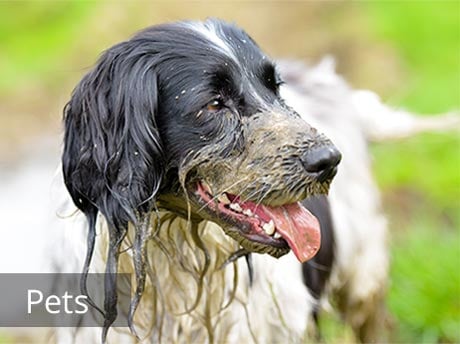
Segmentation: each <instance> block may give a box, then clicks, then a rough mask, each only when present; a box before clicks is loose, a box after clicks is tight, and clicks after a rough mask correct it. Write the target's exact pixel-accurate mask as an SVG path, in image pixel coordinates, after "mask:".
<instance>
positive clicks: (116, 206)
mask: <svg viewBox="0 0 460 344" xmlns="http://www.w3.org/2000/svg"><path fill="white" fill-rule="evenodd" d="M280 84H281V79H280V76H279V75H278V73H277V71H276V67H275V66H274V64H273V62H271V61H270V60H269V59H268V58H267V57H266V56H265V55H264V54H263V53H262V52H261V50H260V49H259V47H258V46H257V45H256V44H255V42H254V41H253V40H252V39H251V38H250V37H249V36H248V35H247V34H245V33H244V32H243V31H242V30H240V29H238V28H237V27H235V26H233V25H229V24H226V23H223V22H220V21H215V20H208V21H206V22H204V23H196V22H184V23H177V24H168V25H163V26H157V27H153V28H150V29H147V30H145V31H143V32H141V33H139V34H138V35H136V36H135V37H133V38H132V39H131V40H129V41H126V42H123V43H120V44H118V45H116V46H114V47H112V48H111V49H109V50H108V51H107V52H106V53H105V54H104V55H103V56H102V57H101V59H100V61H99V63H98V65H97V66H96V68H95V69H94V70H93V71H91V72H90V73H89V74H88V75H87V76H85V78H84V79H83V80H82V82H81V83H80V85H79V86H78V87H77V89H76V90H75V92H74V95H73V97H72V100H71V101H70V102H69V105H68V107H67V109H66V116H65V123H66V133H65V147H64V156H63V167H64V177H65V181H66V185H67V187H68V189H69V192H70V194H71V195H72V197H73V200H74V202H75V203H76V205H77V206H78V207H79V208H80V209H81V210H83V211H84V212H85V213H87V214H88V213H94V212H97V211H101V212H102V213H103V214H104V216H105V217H106V218H107V220H108V222H109V224H110V225H111V226H113V227H114V228H115V229H116V228H121V227H123V226H126V225H127V223H128V222H133V223H136V221H139V218H140V217H141V215H142V214H145V213H149V212H151V211H152V210H153V209H154V208H155V207H156V206H157V207H162V208H166V209H168V210H171V211H174V212H175V213H178V214H181V215H183V216H189V215H191V218H192V220H193V221H200V220H202V219H206V220H210V221H213V222H217V223H218V224H219V225H221V227H222V228H223V229H224V230H225V232H226V233H227V234H228V235H230V236H231V237H232V238H233V239H235V240H237V241H238V242H239V243H240V244H241V246H243V247H244V248H245V249H246V250H248V251H255V252H259V253H269V254H271V255H273V256H275V257H279V256H282V255H284V254H286V253H287V252H288V251H289V249H290V248H291V249H293V251H294V253H295V254H296V256H297V257H298V259H299V260H301V261H306V260H308V259H309V258H311V257H312V256H313V255H314V254H315V253H316V251H317V250H318V249H319V245H320V242H319V240H320V238H319V225H318V223H317V221H316V219H315V218H314V217H313V216H312V215H311V214H310V213H309V212H308V211H307V210H306V209H305V208H304V207H303V206H302V205H301V204H300V203H299V201H301V200H303V199H305V198H306V197H308V196H310V195H312V194H315V193H324V192H327V190H328V187H329V184H330V182H331V180H332V178H333V176H334V175H335V173H336V166H337V164H338V163H339V161H340V153H339V152H338V151H337V149H336V148H335V147H334V146H333V144H332V143H331V142H330V141H329V140H328V139H327V138H326V137H324V136H323V135H321V134H319V133H318V132H317V131H316V130H315V129H314V128H312V127H311V126H309V125H308V124H307V123H305V122H304V121H303V120H302V119H301V118H300V116H299V115H298V114H297V113H295V112H294V111H293V110H292V109H291V108H289V107H288V106H287V105H286V104H284V102H283V100H282V99H281V98H280V96H279V87H280ZM189 212H191V214H189Z"/></svg>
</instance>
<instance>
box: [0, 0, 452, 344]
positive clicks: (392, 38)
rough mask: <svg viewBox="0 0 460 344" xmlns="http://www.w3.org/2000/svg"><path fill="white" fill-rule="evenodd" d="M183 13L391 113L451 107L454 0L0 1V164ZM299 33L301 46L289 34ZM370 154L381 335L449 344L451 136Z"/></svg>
mask: <svg viewBox="0 0 460 344" xmlns="http://www.w3.org/2000/svg"><path fill="white" fill-rule="evenodd" d="M213 6H214V7H213ZM296 6H297V7H296ZM145 7H146V8H147V9H145ZM251 11H252V12H251ZM254 11H257V13H256V12H254ZM203 13H204V15H203ZM193 16H196V17H199V18H204V17H206V16H222V17H225V18H227V19H229V20H235V21H236V22H238V23H240V24H241V25H242V26H244V27H246V28H247V29H248V31H249V32H250V33H252V32H253V31H254V35H255V38H256V40H258V41H261V42H262V43H263V44H262V46H263V47H267V48H268V49H267V50H269V51H270V52H272V55H275V56H290V57H298V58H305V59H307V58H315V57H318V56H321V55H323V54H325V53H333V54H334V55H336V56H338V68H339V71H340V72H342V73H343V74H344V75H346V77H347V78H348V80H350V82H351V83H352V85H355V86H357V87H366V88H371V89H375V90H377V91H378V92H379V93H380V94H381V95H382V96H383V97H384V99H385V100H386V101H387V102H389V103H390V104H392V105H394V106H396V107H404V108H406V109H409V110H411V111H414V112H419V113H421V114H432V113H441V112H446V111H449V110H455V109H459V108H460V99H459V98H460V2H458V1H393V2H389V1H380V2H377V1H375V2H359V3H330V2H327V3H325V2H308V3H307V2H306V3H296V2H285V3H283V2H276V3H265V4H264V3H261V2H259V3H254V2H239V3H237V4H236V5H235V4H234V3H231V2H228V1H227V2H222V3H217V4H216V3H214V4H213V5H211V4H208V3H203V2H179V3H174V4H170V3H168V2H156V3H152V4H150V5H147V3H146V2H132V3H128V2H113V3H102V2H58V1H53V2H2V3H1V4H0V76H1V77H0V104H1V105H0V116H1V117H0V124H1V128H3V130H4V132H3V133H2V132H1V129H0V133H2V135H0V136H1V137H2V138H3V141H2V139H0V148H1V147H2V146H3V147H6V148H5V149H4V150H3V151H2V150H0V157H1V154H2V152H3V154H4V155H5V156H6V155H8V153H10V152H11V145H9V144H10V143H11V142H15V144H16V142H20V138H19V137H20V136H21V135H19V134H18V133H19V132H22V133H23V132H24V130H25V128H29V129H28V130H30V135H34V134H35V131H34V130H35V129H36V128H41V127H42V126H44V127H46V128H48V127H49V128H54V129H51V132H53V130H57V129H56V128H58V127H59V124H58V123H59V117H60V114H59V112H60V110H59V109H60V106H61V105H62V103H63V102H65V100H66V99H67V97H68V94H69V93H70V91H71V85H74V84H75V82H76V81H77V80H78V79H79V78H80V77H81V75H82V74H83V72H84V71H85V70H86V68H87V67H88V66H90V65H91V64H92V63H93V62H94V60H95V59H96V57H97V54H98V53H99V52H100V51H102V50H103V49H104V48H106V47H108V46H109V45H111V44H113V43H115V42H116V41H118V40H120V39H123V38H125V37H127V36H129V34H131V33H132V32H134V31H135V30H138V29H140V28H142V27H143V26H146V25H148V24H149V23H150V24H151V23H155V22H161V21H165V20H170V19H177V18H181V17H183V18H187V17H193ZM280 18H281V19H280ZM283 18H284V19H283ZM283 20H284V22H283ZM270 21H271V22H270ZM267 22H270V24H271V25H273V27H276V28H277V30H271V29H270V27H269V26H267V24H266V23H267ZM245 23H246V25H245ZM247 26H250V27H251V28H252V30H253V31H251V30H250V28H248V27H247ZM299 32H300V33H302V34H304V35H305V39H298V38H297V37H298V36H293V35H294V33H297V34H299ZM277 35H278V36H277ZM291 36H293V37H296V38H293V39H292V40H290V39H289V37H291ZM280 37H282V38H283V39H279V38H280ZM24 90H27V92H25V91H24ZM55 99H58V101H57V102H56V101H55ZM50 114H52V115H50ZM18 129H20V131H18ZM372 151H373V153H374V170H375V174H376V176H377V180H378V183H379V185H380V187H381V189H382V193H383V198H384V207H385V211H386V212H387V213H388V214H389V218H390V228H391V235H390V246H391V259H392V264H391V281H390V290H389V295H388V307H389V310H390V313H391V315H392V317H393V326H392V327H391V329H390V330H389V337H388V338H389V340H390V341H392V342H408V343H409V342H411V343H418V342H424V343H438V342H448V343H454V342H460V272H459V271H460V138H459V134H458V131H456V132H452V133H449V134H424V135H419V136H417V137H414V138H410V139H407V140H404V141H397V142H392V143H385V144H379V145H375V146H373V147H372ZM323 327H324V328H325V331H326V335H325V337H326V338H327V340H328V341H330V342H343V341H347V340H349V339H350V335H349V332H347V331H348V330H346V329H343V328H341V327H340V326H338V325H336V324H334V321H331V322H326V323H325V324H323ZM6 338H7V337H4V338H3V341H4V342H7V341H8V340H7V339H6ZM8 338H10V337H8ZM0 341H2V340H1V337H0Z"/></svg>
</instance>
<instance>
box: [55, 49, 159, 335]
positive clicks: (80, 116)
mask: <svg viewBox="0 0 460 344" xmlns="http://www.w3.org/2000/svg"><path fill="white" fill-rule="evenodd" d="M135 44H136V43H135V42H132V41H128V42H123V43H120V44H118V45H116V46H114V47H113V48H111V49H110V50H108V51H106V52H105V53H104V54H103V55H102V56H101V58H100V60H99V61H98V63H97V65H96V67H95V68H94V69H93V70H92V71H91V72H89V73H88V74H87V75H86V76H85V77H84V78H83V79H82V81H81V82H80V83H79V85H78V86H77V87H76V89H75V90H74V92H73V94H72V98H71V100H70V101H69V103H68V104H67V106H66V107H65V109H64V123H65V136H64V151H63V157H62V163H63V172H64V181H65V184H66V186H67V189H68V191H69V193H70V195H71V197H72V199H73V201H74V203H75V204H76V206H77V207H78V208H79V209H80V210H81V211H82V212H83V213H84V214H85V215H86V216H87V218H88V222H89V232H88V252H87V258H86V262H85V268H84V271H83V272H84V274H85V275H86V274H87V272H88V268H89V264H90V261H91V256H92V252H93V248H94V242H95V222H96V217H97V213H98V212H101V213H102V214H103V215H104V217H105V218H106V220H107V223H108V226H109V233H110V242H109V252H108V256H107V269H106V272H109V273H115V272H116V271H117V261H118V254H119V247H120V244H121V242H122V240H123V238H124V236H125V234H126V231H127V226H128V223H130V222H131V223H133V224H134V225H135V227H136V228H137V227H140V226H141V224H142V222H143V221H145V216H146V214H148V213H149V212H150V211H151V210H152V207H153V206H154V202H155V196H156V194H157V192H158V189H159V187H160V183H161V180H162V177H163V174H164V159H163V153H162V144H161V140H160V136H159V132H158V129H157V126H156V121H155V116H156V115H157V110H158V89H157V78H156V74H155V56H154V55H153V54H151V53H150V54H148V53H146V51H145V49H140V48H139V44H138V45H135ZM107 276H108V277H107V278H106V285H105V289H106V298H105V307H104V308H105V319H106V324H105V326H104V327H106V328H108V327H109V326H110V325H111V323H112V322H113V320H115V317H116V305H114V302H115V303H116V291H115V290H113V289H114V287H116V280H115V279H114V277H113V276H112V277H111V274H108V275H107ZM85 279H86V277H84V279H83V281H82V289H83V290H84V291H86V287H85V285H86V281H85ZM114 307H115V308H114Z"/></svg>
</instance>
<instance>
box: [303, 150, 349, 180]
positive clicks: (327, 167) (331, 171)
mask: <svg viewBox="0 0 460 344" xmlns="http://www.w3.org/2000/svg"><path fill="white" fill-rule="evenodd" d="M341 159H342V154H341V153H340V152H339V151H338V149H337V148H336V147H335V146H334V145H333V144H332V143H328V144H326V145H324V146H320V147H312V148H310V149H306V150H305V151H304V152H303V153H302V155H301V156H300V161H301V162H302V165H303V167H304V168H305V170H306V171H307V172H308V174H310V175H311V176H312V177H313V178H315V179H316V181H318V182H319V183H324V182H326V181H328V180H331V179H332V178H333V177H334V176H335V175H336V173H337V165H338V164H339V162H340V160H341Z"/></svg>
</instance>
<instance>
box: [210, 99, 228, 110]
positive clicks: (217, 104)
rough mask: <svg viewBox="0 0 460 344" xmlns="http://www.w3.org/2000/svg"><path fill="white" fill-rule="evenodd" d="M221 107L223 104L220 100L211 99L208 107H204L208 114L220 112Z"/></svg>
mask: <svg viewBox="0 0 460 344" xmlns="http://www.w3.org/2000/svg"><path fill="white" fill-rule="evenodd" d="M223 107H224V102H223V101H222V99H213V100H211V101H210V102H209V103H208V105H206V109H207V110H208V111H210V112H216V111H219V110H222V108H223Z"/></svg>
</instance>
